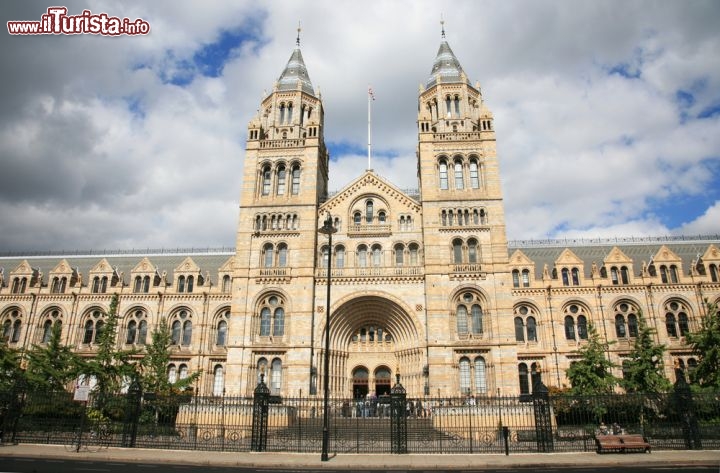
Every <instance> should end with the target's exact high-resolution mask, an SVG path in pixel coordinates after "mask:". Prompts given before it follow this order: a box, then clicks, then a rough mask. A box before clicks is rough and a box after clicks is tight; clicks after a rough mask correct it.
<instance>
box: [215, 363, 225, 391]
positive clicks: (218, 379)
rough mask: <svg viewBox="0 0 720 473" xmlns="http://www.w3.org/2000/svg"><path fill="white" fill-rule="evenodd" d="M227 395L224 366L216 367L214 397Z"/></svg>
mask: <svg viewBox="0 0 720 473" xmlns="http://www.w3.org/2000/svg"><path fill="white" fill-rule="evenodd" d="M224 393H225V375H224V371H223V367H222V365H215V370H214V376H213V396H222V395H223V394H224Z"/></svg>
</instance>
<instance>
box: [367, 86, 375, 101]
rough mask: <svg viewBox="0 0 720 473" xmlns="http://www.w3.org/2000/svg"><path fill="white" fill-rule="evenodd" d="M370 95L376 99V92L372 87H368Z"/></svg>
mask: <svg viewBox="0 0 720 473" xmlns="http://www.w3.org/2000/svg"><path fill="white" fill-rule="evenodd" d="M368 95H369V96H370V98H371V99H373V100H375V92H373V90H372V87H368Z"/></svg>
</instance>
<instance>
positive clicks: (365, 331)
mask: <svg viewBox="0 0 720 473" xmlns="http://www.w3.org/2000/svg"><path fill="white" fill-rule="evenodd" d="M350 340H351V341H352V342H353V343H362V344H382V343H392V341H393V337H392V335H391V334H390V332H388V331H387V330H386V329H384V328H383V327H376V326H374V325H370V326H363V327H360V328H359V329H358V330H357V331H356V332H355V333H354V334H353V335H352V337H351V338H350Z"/></svg>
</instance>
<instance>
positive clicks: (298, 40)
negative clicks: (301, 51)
mask: <svg viewBox="0 0 720 473" xmlns="http://www.w3.org/2000/svg"><path fill="white" fill-rule="evenodd" d="M300 31H302V28H300V21H299V20H298V27H297V32H298V34H297V40H295V45H296V46H297V47H298V48H299V47H300Z"/></svg>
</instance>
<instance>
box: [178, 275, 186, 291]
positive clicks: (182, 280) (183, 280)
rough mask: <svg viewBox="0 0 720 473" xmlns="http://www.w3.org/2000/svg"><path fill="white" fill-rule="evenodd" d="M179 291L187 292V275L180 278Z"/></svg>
mask: <svg viewBox="0 0 720 473" xmlns="http://www.w3.org/2000/svg"><path fill="white" fill-rule="evenodd" d="M178 292H185V276H180V277H179V278H178Z"/></svg>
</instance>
